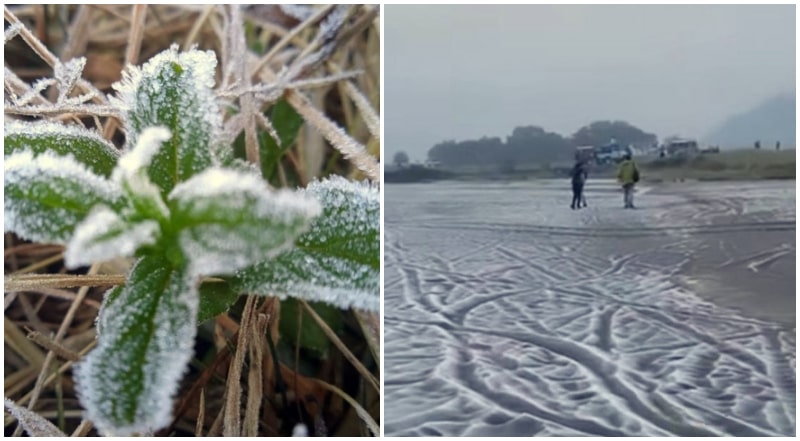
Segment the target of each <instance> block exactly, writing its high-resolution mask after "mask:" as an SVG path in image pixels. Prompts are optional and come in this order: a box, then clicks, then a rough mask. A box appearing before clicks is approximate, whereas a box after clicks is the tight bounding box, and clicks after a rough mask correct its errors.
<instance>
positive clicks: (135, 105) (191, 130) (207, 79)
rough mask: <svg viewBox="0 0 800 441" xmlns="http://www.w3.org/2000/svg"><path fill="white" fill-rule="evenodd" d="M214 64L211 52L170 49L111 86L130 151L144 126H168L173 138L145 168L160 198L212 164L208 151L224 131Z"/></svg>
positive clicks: (133, 69)
mask: <svg viewBox="0 0 800 441" xmlns="http://www.w3.org/2000/svg"><path fill="white" fill-rule="evenodd" d="M216 64H217V60H216V56H215V55H214V52H212V51H205V52H202V51H198V50H191V51H188V52H184V53H178V50H177V45H173V46H172V47H171V48H170V49H168V50H166V51H164V52H162V53H160V54H158V55H156V56H155V57H153V58H152V59H150V61H148V62H147V63H145V64H144V66H142V68H141V69H139V68H135V67H133V68H131V69H130V70H129V71H127V72H126V73H125V78H124V79H123V81H121V82H120V83H115V84H114V86H113V87H114V88H115V89H116V90H117V91H118V93H119V95H120V96H119V98H116V99H114V101H115V103H117V104H118V105H120V106H121V107H122V108H123V109H125V118H126V122H127V125H128V137H129V139H128V141H127V144H128V145H129V146H132V145H135V144H136V141H137V137H138V136H139V134H140V133H141V132H142V131H143V130H144V129H145V128H147V127H152V126H162V127H166V128H167V129H169V131H170V132H171V134H172V136H171V138H170V139H169V140H167V141H166V142H165V144H164V147H163V148H162V149H161V150H159V152H158V153H157V154H156V155H155V157H154V158H153V161H152V163H151V164H150V168H149V169H148V174H149V176H150V179H151V180H152V181H153V182H154V183H155V184H156V185H157V186H158V187H159V188H160V189H161V193H162V195H164V196H166V194H167V193H169V192H170V190H172V189H173V188H174V187H175V185H177V184H178V183H179V182H183V181H185V180H187V179H189V178H190V177H192V176H194V175H195V174H197V173H199V172H201V171H203V170H205V169H206V168H208V167H209V166H210V165H211V164H212V155H211V149H210V146H212V145H215V143H217V141H218V139H217V138H218V137H219V132H220V130H221V127H222V116H221V113H220V110H219V107H218V104H217V101H216V98H215V96H214V93H213V90H212V87H213V86H214V69H215V67H216Z"/></svg>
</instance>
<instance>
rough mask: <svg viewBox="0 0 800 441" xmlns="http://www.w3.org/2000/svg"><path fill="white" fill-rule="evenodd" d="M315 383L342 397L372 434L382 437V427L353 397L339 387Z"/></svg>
mask: <svg viewBox="0 0 800 441" xmlns="http://www.w3.org/2000/svg"><path fill="white" fill-rule="evenodd" d="M314 382H315V383H317V384H319V385H320V386H322V387H324V388H325V389H327V390H329V391H331V392H333V393H335V394H336V395H338V396H340V397H342V399H344V400H345V401H347V403H348V404H350V405H351V406H353V409H355V410H356V414H358V417H359V418H361V420H362V421H364V423H366V425H367V428H368V429H369V431H370V432H372V434H373V435H375V436H380V434H381V429H380V426H379V425H378V423H376V422H375V420H374V419H372V417H371V416H370V414H369V412H367V411H366V409H364V407H363V406H361V405H360V404H358V401H356V400H355V399H354V398H353V397H351V396H350V395H347V394H346V393H345V392H344V391H343V390H341V389H339V388H338V387H336V386H334V385H332V384H329V383H326V382H324V381H322V380H317V379H314Z"/></svg>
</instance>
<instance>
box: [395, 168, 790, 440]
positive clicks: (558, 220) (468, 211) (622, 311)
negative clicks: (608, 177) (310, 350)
mask: <svg viewBox="0 0 800 441" xmlns="http://www.w3.org/2000/svg"><path fill="white" fill-rule="evenodd" d="M384 191H385V207H386V208H385V210H386V211H385V253H384V254H385V270H384V274H385V276H384V285H385V304H384V314H385V342H384V345H385V346H384V347H385V361H384V366H385V374H384V375H385V378H384V381H385V423H384V427H385V433H386V434H387V435H404V436H417V435H426V436H432V435H451V436H459V435H474V436H479V435H487V436H491V435H493V436H503V435H516V436H526V435H550V436H557V435H574V436H583V435H610V436H623V435H641V436H669V435H682V436H689V435H696V436H703V435H749V436H773V435H789V436H792V435H794V434H795V424H796V420H795V415H796V400H795V383H796V381H795V376H796V374H795V372H796V368H795V207H796V205H795V182H794V181H788V182H737V183H724V184H722V183H713V184H712V183H702V184H699V183H694V184H689V183H683V184H672V185H663V186H659V187H651V188H647V187H642V188H641V189H640V190H639V193H638V194H637V196H636V198H637V200H636V203H637V205H638V206H639V207H640V209H638V210H633V211H631V210H623V209H622V208H621V205H622V195H621V194H620V193H619V191H618V189H617V187H616V185H615V184H614V183H613V182H610V181H607V182H599V181H597V180H595V181H590V185H589V187H588V189H587V199H588V202H589V204H590V207H589V208H588V209H584V210H580V211H572V210H570V209H569V207H568V204H569V201H570V194H569V190H568V183H567V182H560V181H531V182H524V183H512V184H503V183H485V182H482V183H437V184H410V185H387V186H386V187H385V189H384Z"/></svg>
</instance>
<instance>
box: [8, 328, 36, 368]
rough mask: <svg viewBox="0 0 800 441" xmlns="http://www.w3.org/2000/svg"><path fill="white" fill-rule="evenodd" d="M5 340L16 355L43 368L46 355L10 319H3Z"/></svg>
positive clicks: (30, 363)
mask: <svg viewBox="0 0 800 441" xmlns="http://www.w3.org/2000/svg"><path fill="white" fill-rule="evenodd" d="M3 340H4V342H5V344H6V345H8V346H9V347H10V348H11V349H13V350H14V352H15V353H16V354H19V355H20V356H21V357H22V358H24V359H25V360H26V361H27V362H28V364H29V365H32V366H41V365H42V364H43V363H44V358H45V355H44V354H43V353H42V351H41V349H39V348H38V347H37V346H36V345H34V344H33V342H31V341H30V340H28V337H26V336H25V333H24V332H22V330H21V329H20V328H19V326H17V324H16V323H14V322H13V321H11V320H9V319H8V317H4V318H3Z"/></svg>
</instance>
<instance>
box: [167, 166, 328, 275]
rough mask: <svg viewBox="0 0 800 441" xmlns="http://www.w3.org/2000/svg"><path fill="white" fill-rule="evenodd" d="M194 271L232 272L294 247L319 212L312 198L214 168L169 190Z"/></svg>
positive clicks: (183, 244)
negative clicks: (297, 238) (274, 188)
mask: <svg viewBox="0 0 800 441" xmlns="http://www.w3.org/2000/svg"><path fill="white" fill-rule="evenodd" d="M169 205H170V211H171V212H172V216H173V219H175V221H176V222H177V223H179V224H181V225H186V227H185V228H184V229H183V230H182V231H181V233H180V245H181V248H182V249H183V253H184V255H185V256H187V257H188V259H189V261H190V262H191V268H192V273H194V274H229V273H232V272H234V271H236V270H237V269H241V268H244V267H245V266H247V265H251V264H253V263H255V262H258V261H259V260H263V259H267V258H269V257H271V256H273V255H275V254H277V253H278V252H280V251H282V250H284V249H286V248H287V247H288V246H291V244H292V242H293V241H294V239H295V238H296V237H297V236H298V235H299V234H300V233H302V232H303V231H305V230H306V229H307V227H308V224H309V222H310V219H311V218H313V217H314V216H316V215H317V214H319V212H320V208H319V204H318V203H317V202H316V201H315V200H314V199H313V198H310V197H305V196H303V195H300V194H297V193H295V192H291V191H288V190H279V191H271V190H269V189H268V188H267V186H266V185H265V183H264V182H263V181H262V180H260V179H259V178H258V177H256V176H255V175H248V174H242V173H239V172H236V171H232V170H226V169H221V168H210V169H208V170H206V171H205V172H203V173H201V174H199V175H197V176H195V177H193V178H192V179H190V180H188V181H186V182H183V183H181V184H179V185H178V186H177V187H175V189H174V190H173V191H172V193H170V195H169Z"/></svg>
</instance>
